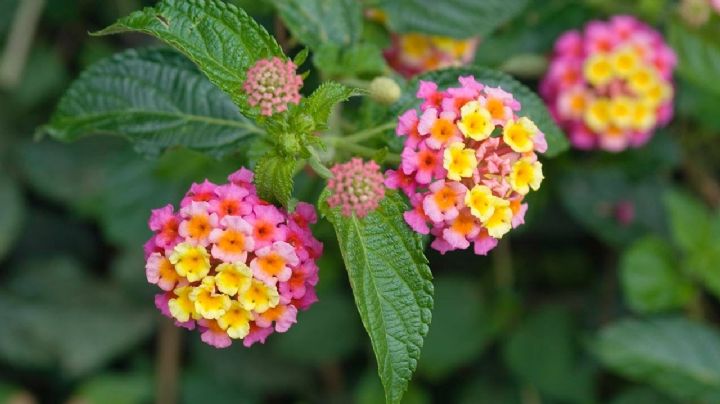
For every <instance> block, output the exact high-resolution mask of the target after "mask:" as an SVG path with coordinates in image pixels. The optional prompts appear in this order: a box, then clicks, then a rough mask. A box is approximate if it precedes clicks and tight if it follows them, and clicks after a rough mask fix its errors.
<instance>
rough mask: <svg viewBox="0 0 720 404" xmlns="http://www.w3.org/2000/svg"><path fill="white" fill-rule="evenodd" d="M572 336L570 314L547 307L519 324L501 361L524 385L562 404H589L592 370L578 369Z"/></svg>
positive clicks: (558, 308) (507, 344) (584, 367)
mask: <svg viewBox="0 0 720 404" xmlns="http://www.w3.org/2000/svg"><path fill="white" fill-rule="evenodd" d="M575 337H576V332H575V328H574V326H573V323H572V316H571V313H570V312H568V311H567V309H565V308H562V307H555V306H547V307H544V308H542V309H541V310H540V311H538V312H536V313H533V314H532V315H530V317H528V318H527V319H526V320H525V321H524V322H523V323H521V324H520V326H519V327H518V328H517V329H516V330H515V332H514V333H513V334H512V336H511V337H510V338H509V340H508V341H507V343H506V344H505V345H504V347H503V358H504V360H505V363H507V365H508V367H509V368H510V370H511V371H512V372H513V374H515V375H516V376H517V377H518V378H519V379H520V380H522V381H523V382H524V383H525V384H529V385H531V386H534V387H535V388H537V389H538V390H540V391H541V392H543V393H545V394H547V395H549V396H552V397H554V398H556V399H558V400H561V401H562V402H591V401H592V400H591V397H592V392H593V377H592V373H591V371H592V369H591V368H590V367H588V366H580V365H582V364H581V363H579V361H578V358H577V356H578V355H577V345H576V342H575V339H574V338H575Z"/></svg>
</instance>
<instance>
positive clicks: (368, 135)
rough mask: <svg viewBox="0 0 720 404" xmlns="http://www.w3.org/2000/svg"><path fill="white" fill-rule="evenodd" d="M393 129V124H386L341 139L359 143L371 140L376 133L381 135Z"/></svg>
mask: <svg viewBox="0 0 720 404" xmlns="http://www.w3.org/2000/svg"><path fill="white" fill-rule="evenodd" d="M394 127H395V122H387V123H384V124H382V125H379V126H376V127H374V128H369V129H363V130H361V131H358V132H355V133H352V134H349V135H347V136H343V137H342V139H344V140H347V141H350V142H361V141H363V140H368V139H372V138H373V137H375V135H377V134H378V133H382V132H384V131H386V130H389V129H393V128H394Z"/></svg>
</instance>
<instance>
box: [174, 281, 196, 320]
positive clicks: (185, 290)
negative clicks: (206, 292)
mask: <svg viewBox="0 0 720 404" xmlns="http://www.w3.org/2000/svg"><path fill="white" fill-rule="evenodd" d="M192 290H193V288H192V287H191V286H182V287H179V288H176V289H175V291H174V293H175V295H176V297H174V298H172V299H170V300H169V301H168V309H169V310H170V315H171V316H173V318H175V319H176V320H177V321H180V322H183V323H184V322H186V321H189V320H190V319H191V318H197V314H196V313H195V306H194V305H193V302H192V301H191V300H190V292H192Z"/></svg>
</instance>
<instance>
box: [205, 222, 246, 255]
mask: <svg viewBox="0 0 720 404" xmlns="http://www.w3.org/2000/svg"><path fill="white" fill-rule="evenodd" d="M220 224H221V225H222V226H223V228H215V229H213V231H212V232H210V242H211V243H212V244H213V246H212V256H213V257H215V258H216V259H219V260H222V261H225V262H237V261H241V262H242V261H245V259H246V258H247V254H248V252H252V251H253V250H254V249H255V240H253V238H252V232H253V228H252V226H250V224H249V223H248V222H246V221H245V220H243V219H242V218H241V217H239V216H225V217H224V218H223V219H222V220H221V221H220Z"/></svg>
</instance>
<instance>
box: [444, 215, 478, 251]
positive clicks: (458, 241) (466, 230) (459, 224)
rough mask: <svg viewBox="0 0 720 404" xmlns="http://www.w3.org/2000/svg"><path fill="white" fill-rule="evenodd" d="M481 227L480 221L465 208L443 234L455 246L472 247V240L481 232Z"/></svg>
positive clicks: (458, 247)
mask: <svg viewBox="0 0 720 404" xmlns="http://www.w3.org/2000/svg"><path fill="white" fill-rule="evenodd" d="M480 229H481V224H480V222H479V221H478V220H477V219H475V217H473V215H472V214H470V210H469V209H465V210H463V211H462V212H460V214H459V215H458V217H456V218H455V219H454V220H452V223H451V224H450V226H449V227H446V228H445V229H444V230H443V233H442V236H443V239H445V241H447V243H448V244H450V245H451V246H452V247H453V248H455V249H460V250H464V249H466V248H468V247H470V240H472V239H474V238H475V236H477V235H478V233H480Z"/></svg>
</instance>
